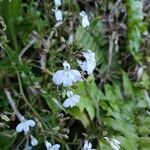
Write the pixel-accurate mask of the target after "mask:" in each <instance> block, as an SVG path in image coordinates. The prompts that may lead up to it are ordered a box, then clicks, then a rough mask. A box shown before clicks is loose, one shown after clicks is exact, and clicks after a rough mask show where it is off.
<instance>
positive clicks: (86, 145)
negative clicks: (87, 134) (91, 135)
mask: <svg viewBox="0 0 150 150" xmlns="http://www.w3.org/2000/svg"><path fill="white" fill-rule="evenodd" d="M83 150H94V149H92V144H91V143H90V142H89V141H87V140H85V142H84V146H83Z"/></svg>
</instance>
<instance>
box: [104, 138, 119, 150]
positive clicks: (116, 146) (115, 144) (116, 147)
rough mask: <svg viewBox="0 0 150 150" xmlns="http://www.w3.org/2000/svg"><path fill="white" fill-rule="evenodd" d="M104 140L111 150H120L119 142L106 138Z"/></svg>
mask: <svg viewBox="0 0 150 150" xmlns="http://www.w3.org/2000/svg"><path fill="white" fill-rule="evenodd" d="M104 139H105V140H106V141H107V142H108V143H109V144H110V145H111V147H112V149H113V150H120V144H121V143H120V141H118V140H116V139H114V138H113V139H110V138H107V137H104Z"/></svg>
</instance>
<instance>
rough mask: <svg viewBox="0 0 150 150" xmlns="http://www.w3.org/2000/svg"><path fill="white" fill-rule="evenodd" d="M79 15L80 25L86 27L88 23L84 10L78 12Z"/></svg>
mask: <svg viewBox="0 0 150 150" xmlns="http://www.w3.org/2000/svg"><path fill="white" fill-rule="evenodd" d="M80 16H81V17H82V27H83V28H86V27H88V26H89V25H90V22H89V19H88V16H87V14H86V13H85V11H81V12H80Z"/></svg>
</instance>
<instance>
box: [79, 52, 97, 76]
mask: <svg viewBox="0 0 150 150" xmlns="http://www.w3.org/2000/svg"><path fill="white" fill-rule="evenodd" d="M82 53H83V56H84V58H85V61H80V60H77V63H78V64H79V66H80V67H81V69H82V70H83V71H87V74H89V75H90V74H92V73H93V71H94V69H95V68H96V59H95V53H94V52H92V51H91V50H87V51H86V52H82Z"/></svg>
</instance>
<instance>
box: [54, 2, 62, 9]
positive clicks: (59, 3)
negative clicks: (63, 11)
mask: <svg viewBox="0 0 150 150" xmlns="http://www.w3.org/2000/svg"><path fill="white" fill-rule="evenodd" d="M54 3H55V7H57V8H58V7H59V6H61V0H54Z"/></svg>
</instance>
